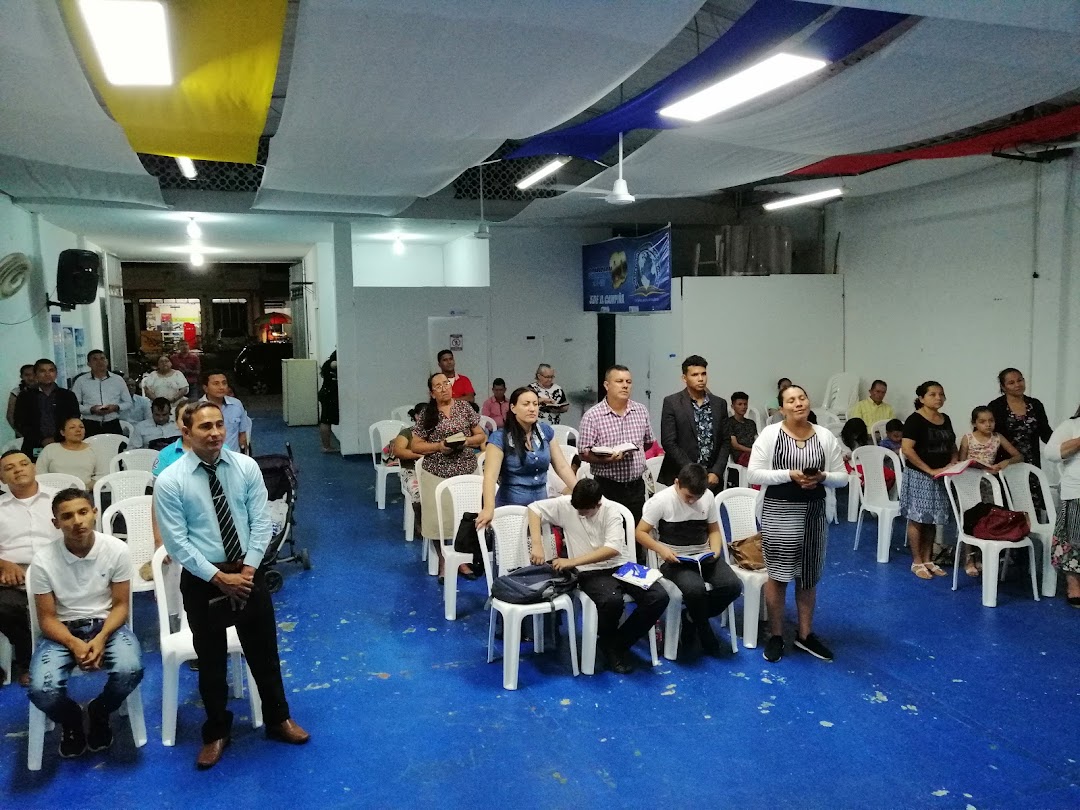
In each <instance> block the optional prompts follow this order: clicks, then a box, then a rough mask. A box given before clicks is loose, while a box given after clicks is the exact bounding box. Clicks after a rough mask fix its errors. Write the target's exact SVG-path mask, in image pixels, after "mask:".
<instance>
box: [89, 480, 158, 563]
mask: <svg viewBox="0 0 1080 810" xmlns="http://www.w3.org/2000/svg"><path fill="white" fill-rule="evenodd" d="M153 483H154V476H153V475H152V474H151V473H148V472H146V471H145V470H125V471H124V472H115V473H109V474H108V475H103V476H101V478H99V479H98V480H97V481H95V482H94V506H95V507H97V510H98V522H97V530H98V531H99V532H100V531H103V529H102V528H101V527H102V526H104V525H105V523H104V521H103V518H104V517H105V515H104V511H105V509H104V507H103V506H102V505H101V502H102V499H101V495H102V493H104V492H105V491H106V490H108V491H109V495H110V500H109V506H110V507H111V506H115V505H116V504H118V503H120V502H121V501H125V500H127V499H128V498H137V497H138V496H140V495H146V488H147V487H149V486H152V485H153ZM147 559H150V558H149V557H147ZM143 562H146V560H143Z"/></svg>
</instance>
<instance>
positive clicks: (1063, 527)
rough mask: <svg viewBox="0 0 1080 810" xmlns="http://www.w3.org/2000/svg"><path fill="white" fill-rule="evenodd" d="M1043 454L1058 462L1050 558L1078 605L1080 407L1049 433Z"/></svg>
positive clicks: (1079, 592)
mask: <svg viewBox="0 0 1080 810" xmlns="http://www.w3.org/2000/svg"><path fill="white" fill-rule="evenodd" d="M1046 457H1047V458H1048V459H1050V460H1051V461H1058V462H1061V510H1060V511H1059V512H1058V518H1057V526H1056V527H1055V529H1054V542H1053V545H1052V546H1051V548H1050V560H1051V562H1053V564H1054V568H1056V569H1057V570H1058V571H1060V572H1061V573H1063V574H1064V575H1065V584H1066V587H1067V588H1068V601H1069V604H1070V605H1072V606H1073V607H1075V608H1080V408H1077V410H1076V413H1074V414H1073V415H1072V418H1070V419H1066V420H1065V421H1064V422H1062V423H1061V424H1060V425H1059V426H1058V429H1057V430H1055V431H1054V433H1053V435H1051V436H1050V441H1048V442H1047V443H1046Z"/></svg>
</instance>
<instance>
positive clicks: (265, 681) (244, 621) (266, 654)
mask: <svg viewBox="0 0 1080 810" xmlns="http://www.w3.org/2000/svg"><path fill="white" fill-rule="evenodd" d="M180 593H181V595H182V596H183V598H184V610H185V611H187V615H188V624H189V625H190V627H191V633H192V636H193V637H194V638H193V640H194V643H195V654H196V655H198V657H199V695H200V696H201V697H202V701H203V706H204V707H205V708H206V723H205V724H204V725H203V729H202V735H203V742H213V741H214V740H220V739H221V738H222V737H227V736H228V735H229V732H230V730H231V729H232V712H230V711H229V710H228V700H229V685H228V677H227V668H228V663H229V656H228V652H227V650H226V641H225V632H226V626H227V623H226V622H223V621H222V620H221V617H222V616H223V615H227V614H226V611H228V605H226V604H223V603H215V604H214V605H211V604H210V600H211V599H216V598H217V597H219V596H221V595H222V593H221V591H220V590H218V587H217V586H216V585H214V584H213V583H210V582H206V581H204V580H201V579H199V578H198V577H197V576H195V575H194V574H192V573H190V572H188V571H186V570H185V571H184V572H183V573H182V574H181V575H180ZM226 601H227V600H226ZM222 608H225V610H224V611H223V610H222ZM231 621H232V623H235V625H236V634H237V635H238V636H239V637H240V645H241V646H242V647H243V648H244V656H245V657H246V658H247V663H248V666H249V667H250V668H251V674H252V676H253V677H254V678H255V683H256V685H257V686H258V687H259V696H260V697H261V698H262V710H263V720H264V721H265V723H266V725H267V726H274V725H278V724H280V723H283V722H285V721H286V720H288V719H289V703H288V701H287V700H286V699H285V687H284V685H283V684H282V682H281V661H280V659H279V658H278V645H277V622H276V620H275V619H274V603H273V602H272V601H271V599H270V592H269V591H267V590H266V585H265V583H264V582H263V575H262V573H261V572H257V573H256V574H255V586H254V587H253V588H252V590H251V596H250V597H249V598H248V601H247V605H246V606H245V607H244V609H243V610H238V611H235V613H233V614H232V618H231Z"/></svg>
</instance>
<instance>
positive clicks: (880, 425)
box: [870, 419, 889, 444]
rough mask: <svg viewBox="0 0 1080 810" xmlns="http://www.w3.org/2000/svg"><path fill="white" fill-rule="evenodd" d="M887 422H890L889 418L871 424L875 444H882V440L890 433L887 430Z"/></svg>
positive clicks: (871, 435)
mask: <svg viewBox="0 0 1080 810" xmlns="http://www.w3.org/2000/svg"><path fill="white" fill-rule="evenodd" d="M887 424H889V420H888V419H879V420H877V421H876V422H874V424H872V425H870V438H871V439H873V440H874V444H880V443H881V440H882V439H884V438H885V437H886V436H888V435H889V434H888V432H887V431H886V430H885V426H886V425H887Z"/></svg>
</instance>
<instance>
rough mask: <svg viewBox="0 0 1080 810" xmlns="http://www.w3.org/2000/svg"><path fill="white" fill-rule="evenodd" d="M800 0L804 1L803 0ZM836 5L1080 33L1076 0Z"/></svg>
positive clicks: (846, 1)
mask: <svg viewBox="0 0 1080 810" xmlns="http://www.w3.org/2000/svg"><path fill="white" fill-rule="evenodd" d="M800 1H801V0H800ZM831 2H832V4H833V5H836V6H849V7H852V8H863V9H873V10H876V11H892V12H895V13H896V14H915V15H918V16H920V17H940V18H942V19H946V20H966V21H967V22H980V23H990V24H991V25H1015V26H1018V27H1020V28H1039V29H1044V30H1047V31H1071V32H1072V33H1074V34H1080V3H1077V2H1076V0H831Z"/></svg>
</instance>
